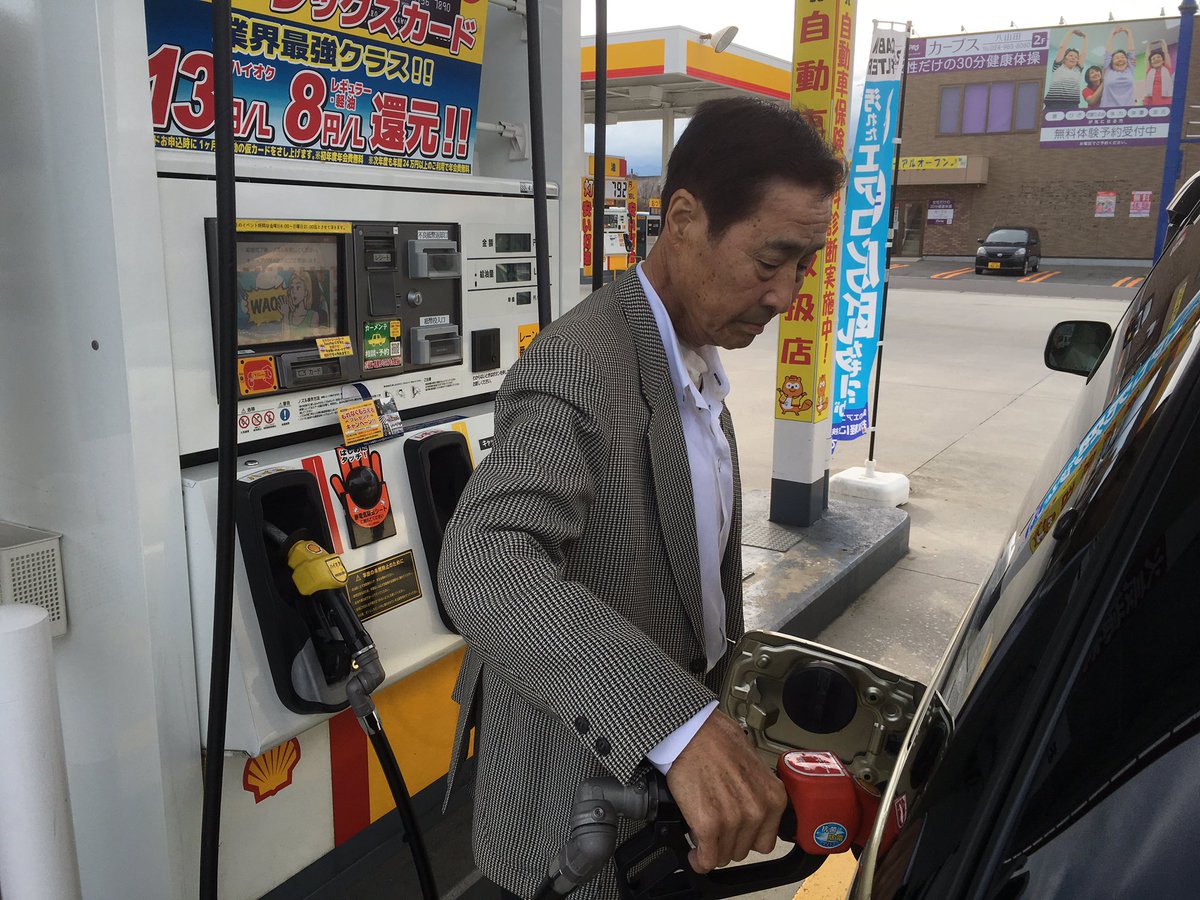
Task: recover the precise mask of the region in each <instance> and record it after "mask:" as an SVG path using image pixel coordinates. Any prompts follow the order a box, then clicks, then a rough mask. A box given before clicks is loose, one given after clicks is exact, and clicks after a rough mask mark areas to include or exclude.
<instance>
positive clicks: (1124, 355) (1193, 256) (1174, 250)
mask: <svg viewBox="0 0 1200 900" xmlns="http://www.w3.org/2000/svg"><path fill="white" fill-rule="evenodd" d="M1197 212H1200V209H1198V210H1193V212H1192V215H1191V216H1190V217H1189V219H1188V220H1187V221H1185V223H1184V224H1183V225H1182V227H1181V228H1180V230H1179V234H1178V235H1177V236H1176V238H1175V240H1174V241H1172V242H1171V246H1170V247H1168V248H1167V250H1166V252H1165V253H1164V254H1163V256H1162V258H1161V259H1160V260H1159V261H1158V265H1156V266H1155V267H1154V271H1153V272H1151V273H1150V277H1149V278H1147V279H1146V282H1145V284H1143V285H1142V289H1141V291H1139V292H1138V295H1137V296H1136V297H1135V299H1134V303H1133V304H1132V305H1131V306H1130V308H1129V312H1128V313H1126V315H1125V318H1124V319H1122V320H1121V323H1120V324H1119V325H1118V326H1117V330H1116V333H1115V335H1114V338H1113V340H1114V342H1115V345H1116V347H1117V354H1118V355H1117V372H1118V373H1119V377H1118V378H1117V379H1116V380H1115V381H1114V388H1115V386H1116V385H1119V384H1121V383H1123V382H1124V381H1126V380H1127V379H1128V378H1129V376H1130V375H1131V374H1132V373H1133V372H1134V371H1136V370H1137V368H1138V367H1139V366H1141V365H1142V364H1143V363H1144V362H1145V361H1146V358H1147V356H1149V354H1150V353H1151V351H1152V350H1153V349H1154V347H1155V345H1156V344H1158V341H1159V336H1160V335H1161V334H1162V333H1163V331H1164V329H1167V328H1170V327H1171V325H1172V323H1174V321H1175V319H1176V318H1177V317H1178V316H1179V313H1180V312H1181V311H1182V310H1183V306H1184V303H1185V301H1187V300H1190V299H1191V297H1192V295H1194V294H1195V293H1196V292H1197V291H1198V290H1200V270H1198V268H1197V267H1198V265H1200V223H1197Z"/></svg>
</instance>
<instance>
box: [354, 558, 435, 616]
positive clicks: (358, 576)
mask: <svg viewBox="0 0 1200 900" xmlns="http://www.w3.org/2000/svg"><path fill="white" fill-rule="evenodd" d="M346 590H347V591H349V593H350V604H351V605H352V606H353V607H354V611H355V612H356V613H358V617H359V618H360V619H362V620H363V621H364V622H365V621H366V620H367V619H371V618H374V617H375V616H379V615H382V614H383V613H385V612H390V611H391V610H393V609H398V608H399V607H401V606H403V605H404V604H406V603H412V601H414V600H418V599H420V597H421V582H420V581H419V580H418V578H417V567H416V565H415V563H414V562H413V553H412V551H411V550H405V551H404V552H403V553H397V554H396V555H395V556H389V557H388V558H387V559H384V560H380V561H379V562H377V563H373V564H372V565H369V566H363V567H362V568H361V569H354V570H353V571H352V572H351V573H350V580H349V581H348V582H346Z"/></svg>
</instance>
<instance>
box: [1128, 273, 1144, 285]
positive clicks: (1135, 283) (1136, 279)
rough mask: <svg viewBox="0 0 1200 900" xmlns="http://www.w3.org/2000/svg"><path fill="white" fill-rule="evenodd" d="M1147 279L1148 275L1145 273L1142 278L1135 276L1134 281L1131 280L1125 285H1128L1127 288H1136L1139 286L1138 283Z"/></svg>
mask: <svg viewBox="0 0 1200 900" xmlns="http://www.w3.org/2000/svg"><path fill="white" fill-rule="evenodd" d="M1145 280H1146V276H1145V275H1143V276H1142V277H1141V278H1135V279H1133V281H1131V282H1129V284H1127V285H1125V287H1127V288H1135V287H1137V286H1138V285H1140V284H1141V283H1142V282H1143V281H1145Z"/></svg>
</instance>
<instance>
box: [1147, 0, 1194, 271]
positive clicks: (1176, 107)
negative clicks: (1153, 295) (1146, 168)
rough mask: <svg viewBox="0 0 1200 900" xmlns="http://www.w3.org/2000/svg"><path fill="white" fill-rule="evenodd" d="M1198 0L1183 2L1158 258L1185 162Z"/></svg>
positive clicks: (1160, 205) (1156, 250) (1160, 202)
mask: <svg viewBox="0 0 1200 900" xmlns="http://www.w3.org/2000/svg"><path fill="white" fill-rule="evenodd" d="M1195 16H1196V0H1183V2H1182V3H1180V4H1179V45H1178V47H1177V49H1176V51H1175V75H1174V84H1175V86H1174V90H1173V91H1172V92H1171V124H1170V125H1169V126H1168V127H1167V149H1166V153H1165V154H1164V158H1163V182H1162V190H1161V191H1160V192H1159V195H1158V230H1157V233H1156V234H1155V235H1154V258H1155V259H1158V257H1159V256H1160V255H1161V254H1162V252H1163V244H1165V243H1166V240H1167V204H1168V203H1170V202H1171V198H1172V197H1174V196H1175V182H1177V181H1178V180H1179V170H1180V168H1181V167H1182V165H1183V145H1182V142H1181V140H1180V138H1182V137H1183V117H1184V116H1185V115H1186V113H1187V83H1188V68H1189V63H1190V62H1191V58H1192V28H1193V26H1194V24H1195Z"/></svg>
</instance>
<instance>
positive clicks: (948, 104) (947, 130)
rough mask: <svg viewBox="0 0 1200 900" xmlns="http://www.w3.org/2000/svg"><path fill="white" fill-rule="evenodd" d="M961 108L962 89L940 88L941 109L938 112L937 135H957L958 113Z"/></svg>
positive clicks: (955, 86)
mask: <svg viewBox="0 0 1200 900" xmlns="http://www.w3.org/2000/svg"><path fill="white" fill-rule="evenodd" d="M961 106H962V88H961V87H960V86H959V85H954V86H953V87H944V88H942V96H941V107H940V108H939V110H938V134H958V133H959V127H958V111H959V108H960V107H961Z"/></svg>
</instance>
